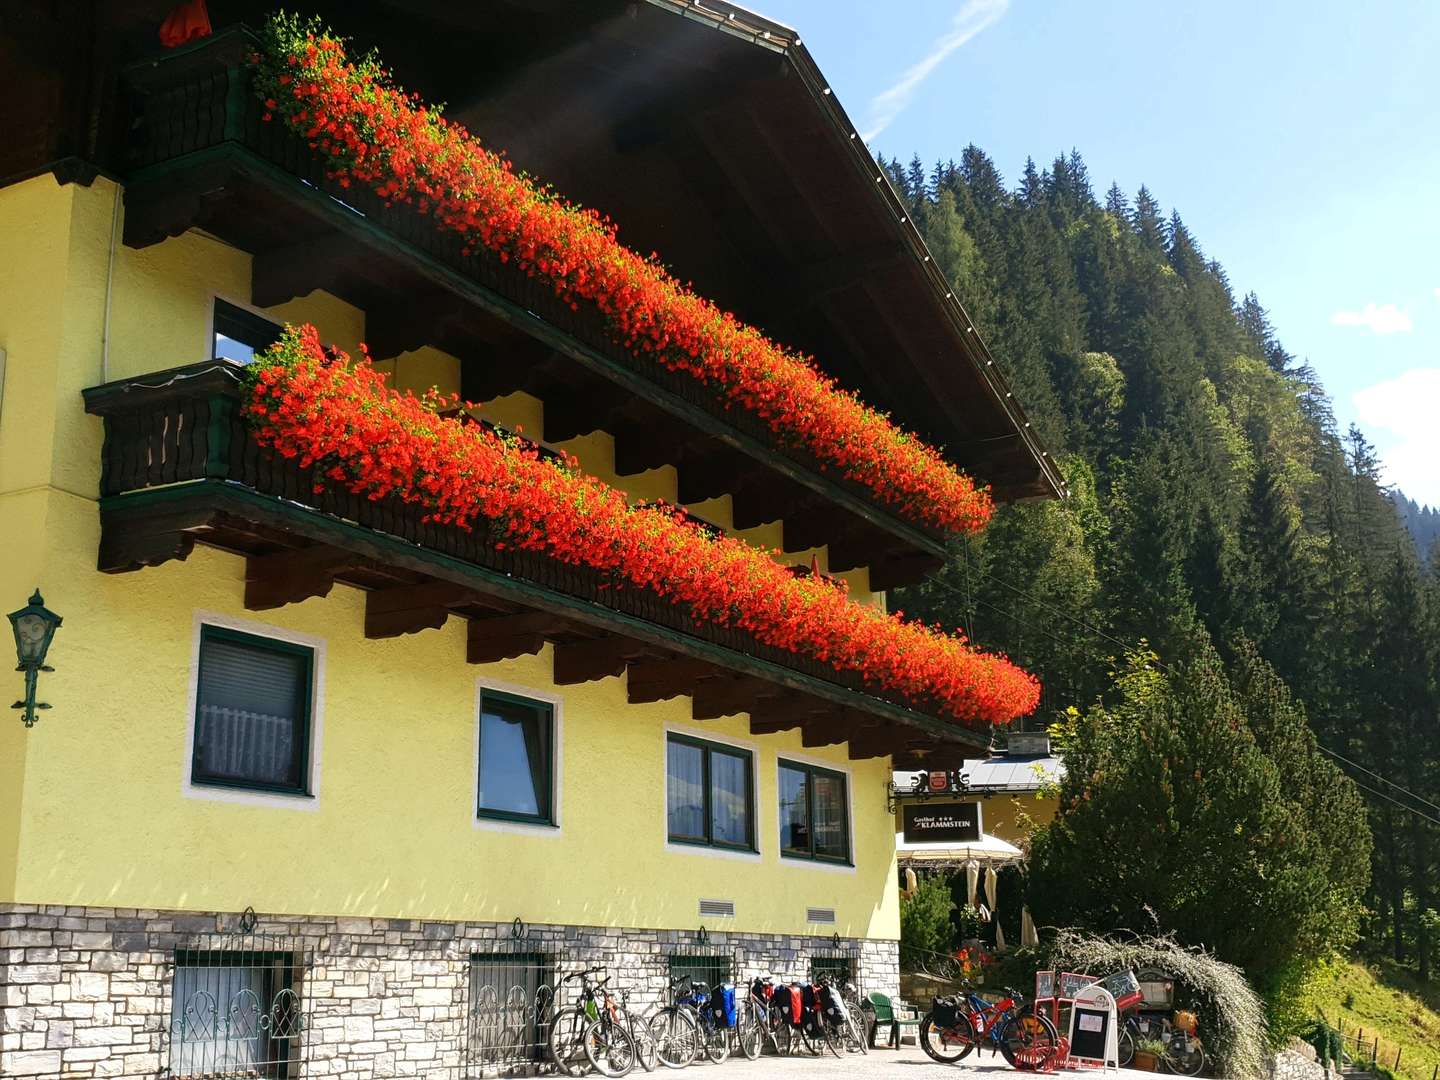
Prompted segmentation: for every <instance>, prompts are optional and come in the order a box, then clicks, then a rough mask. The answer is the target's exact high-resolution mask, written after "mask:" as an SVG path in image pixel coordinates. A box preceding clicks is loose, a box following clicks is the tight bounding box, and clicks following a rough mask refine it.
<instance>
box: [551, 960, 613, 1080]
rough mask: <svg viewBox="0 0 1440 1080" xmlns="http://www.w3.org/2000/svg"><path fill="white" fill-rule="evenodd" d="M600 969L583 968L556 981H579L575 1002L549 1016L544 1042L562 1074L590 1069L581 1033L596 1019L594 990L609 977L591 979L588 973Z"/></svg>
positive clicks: (597, 1007) (595, 994)
mask: <svg viewBox="0 0 1440 1080" xmlns="http://www.w3.org/2000/svg"><path fill="white" fill-rule="evenodd" d="M604 970H605V969H604V968H586V969H585V970H584V971H577V972H575V973H574V974H571V975H566V976H565V978H564V979H562V980H561V981H560V982H561V985H562V986H563V985H565V984H566V983H570V982H574V981H576V980H577V979H578V980H579V981H580V1001H579V1003H578V1004H575V1005H569V1006H566V1007H565V1008H563V1009H560V1010H559V1011H557V1012H555V1013H554V1014H553V1015H551V1016H550V1018H549V1027H550V1031H549V1033H548V1035H547V1038H546V1043H547V1044H548V1045H549V1047H550V1060H551V1061H553V1062H554V1063H555V1068H556V1069H558V1070H559V1071H560V1074H561V1075H562V1076H584V1075H585V1074H586V1073H587V1072H589V1071H590V1058H589V1055H588V1054H586V1052H585V1033H586V1031H587V1030H588V1029H589V1027H590V1025H591V1024H592V1023H593V1022H594V1021H596V1020H598V1019H600V1006H599V1003H598V1000H597V992H598V991H599V990H600V988H602V987H603V986H604V985H605V984H606V983H607V982H609V981H610V977H609V976H608V975H607V976H606V977H605V978H604V979H602V980H600V981H599V982H598V983H596V982H592V981H591V979H590V976H592V975H599V974H601V973H603V972H604Z"/></svg>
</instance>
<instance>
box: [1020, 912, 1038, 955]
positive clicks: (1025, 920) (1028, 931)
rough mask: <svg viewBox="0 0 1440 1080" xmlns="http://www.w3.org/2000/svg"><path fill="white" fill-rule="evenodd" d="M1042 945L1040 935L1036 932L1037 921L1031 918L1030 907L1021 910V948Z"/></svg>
mask: <svg viewBox="0 0 1440 1080" xmlns="http://www.w3.org/2000/svg"><path fill="white" fill-rule="evenodd" d="M1039 944H1040V935H1039V934H1037V933H1036V932H1035V920H1034V919H1032V918H1031V917H1030V909H1029V908H1028V907H1025V908H1021V909H1020V947H1021V948H1022V949H1024V948H1027V947H1029V946H1031V945H1039Z"/></svg>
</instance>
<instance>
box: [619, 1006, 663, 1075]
mask: <svg viewBox="0 0 1440 1080" xmlns="http://www.w3.org/2000/svg"><path fill="white" fill-rule="evenodd" d="M625 1020H626V1022H627V1023H628V1024H629V1025H630V1027H629V1030H630V1037H631V1038H632V1039H634V1040H635V1060H636V1061H638V1062H639V1063H640V1067H641V1068H642V1069H644V1070H645V1071H646V1072H654V1071H655V1070H656V1068H657V1067H658V1066H659V1065H660V1051H659V1049H658V1047H657V1046H656V1045H655V1036H654V1035H652V1034H650V1025H649V1024H648V1023H646V1021H645V1019H644V1018H643V1017H641V1016H638V1015H636V1014H635V1013H633V1012H627V1013H626V1014H625Z"/></svg>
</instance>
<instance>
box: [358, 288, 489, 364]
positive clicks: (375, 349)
mask: <svg viewBox="0 0 1440 1080" xmlns="http://www.w3.org/2000/svg"><path fill="white" fill-rule="evenodd" d="M469 311H470V307H469V305H468V304H466V303H465V301H463V300H461V299H460V298H459V297H457V296H455V295H454V294H453V293H447V292H431V293H428V294H424V295H420V296H405V297H403V298H402V299H397V300H396V301H395V302H393V303H389V304H379V305H372V306H371V307H370V308H368V309H367V310H366V312H365V344H366V345H368V346H369V347H370V355H371V356H373V357H374V358H375V359H377V360H385V359H389V358H390V357H392V356H399V355H400V354H401V353H404V352H413V351H415V350H416V349H418V348H420V347H421V346H424V345H434V346H436V347H437V348H443V347H445V346H451V347H453V345H454V344H455V343H454V342H453V341H452V340H451V337H452V335H451V333H450V328H451V327H452V326H453V325H454V324H455V323H457V322H458V321H460V320H462V319H463V318H464V316H465V315H466V314H468V313H469Z"/></svg>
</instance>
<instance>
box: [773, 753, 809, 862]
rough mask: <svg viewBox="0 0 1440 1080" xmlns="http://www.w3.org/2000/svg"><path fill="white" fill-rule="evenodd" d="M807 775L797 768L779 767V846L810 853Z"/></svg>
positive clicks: (787, 849) (788, 849)
mask: <svg viewBox="0 0 1440 1080" xmlns="http://www.w3.org/2000/svg"><path fill="white" fill-rule="evenodd" d="M808 780H809V777H808V776H807V774H805V773H803V772H801V771H800V770H798V769H787V768H784V767H782V768H781V769H780V846H781V847H782V848H783V849H784V850H786V851H794V852H804V853H805V854H807V855H808V854H810V792H809V784H808Z"/></svg>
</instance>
